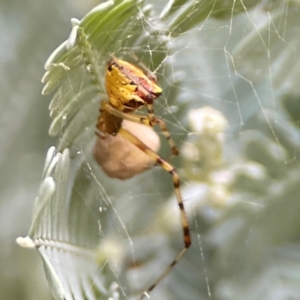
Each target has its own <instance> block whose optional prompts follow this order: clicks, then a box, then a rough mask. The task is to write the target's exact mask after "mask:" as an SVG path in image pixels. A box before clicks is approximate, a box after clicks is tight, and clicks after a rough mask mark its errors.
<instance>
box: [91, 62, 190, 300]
mask: <svg viewBox="0 0 300 300" xmlns="http://www.w3.org/2000/svg"><path fill="white" fill-rule="evenodd" d="M106 91H107V95H108V101H102V103H101V107H100V115H99V118H98V122H97V126H96V127H97V132H96V134H97V135H98V137H99V139H102V140H103V139H106V138H107V137H109V138H110V139H113V138H117V136H122V137H123V138H124V139H125V140H127V141H129V142H130V143H131V144H133V145H134V146H135V147H137V148H138V149H140V150H141V151H142V152H144V153H145V154H146V155H147V156H148V157H149V158H150V159H151V161H153V163H155V162H156V163H157V164H159V165H160V166H161V167H162V168H163V169H165V170H166V171H167V172H168V173H170V174H171V176H172V178H173V185H174V190H175V194H176V197H177V201H178V206H179V209H180V215H181V225H182V229H183V240H184V248H183V249H182V250H181V251H180V252H179V253H178V254H177V256H176V257H175V259H174V260H173V261H172V263H171V264H170V265H169V266H168V267H167V268H166V269H165V271H164V272H163V273H162V274H161V275H160V276H159V277H158V278H157V279H156V280H155V281H154V283H153V284H152V285H151V286H150V287H149V288H148V289H147V290H146V291H145V292H144V293H143V295H141V297H140V299H142V298H144V296H145V295H147V294H148V293H149V292H150V291H151V290H153V289H154V288H155V287H156V286H157V285H158V283H159V282H160V281H161V280H162V279H163V278H164V277H165V276H166V275H167V274H168V273H169V272H170V271H171V270H172V268H173V267H174V266H175V265H176V263H177V262H178V261H179V260H180V258H181V257H182V255H183V254H184V253H185V252H186V251H187V249H188V248H189V247H190V245H191V236H190V230H189V225H188V219H187V215H186V212H185V209H184V205H183V201H182V197H181V192H180V179H179V176H178V174H177V171H176V169H175V168H174V167H173V166H172V165H171V164H170V163H168V162H167V161H165V160H164V159H162V158H161V157H160V156H159V155H158V154H157V153H156V152H155V151H153V150H151V149H150V148H149V147H148V146H147V145H146V144H145V143H144V142H143V141H142V140H141V139H140V138H138V137H137V136H135V135H134V134H133V133H131V132H130V131H129V130H127V129H126V128H124V127H125V126H124V127H123V126H122V122H123V120H127V121H131V122H134V123H139V124H143V125H146V126H150V127H153V126H155V125H157V124H158V125H159V126H160V128H161V130H162V133H163V134H164V135H165V137H166V139H167V140H168V142H169V145H170V147H171V149H172V153H173V154H174V155H177V154H178V150H177V148H176V146H175V144H174V141H173V140H172V138H171V136H170V134H169V132H168V130H167V128H166V124H165V122H164V121H163V120H162V119H160V118H158V117H156V116H155V115H154V112H153V102H154V100H155V99H156V98H158V97H159V96H160V95H161V93H162V89H161V87H160V86H159V85H158V84H157V81H156V78H155V77H154V76H149V75H148V76H147V75H146V74H145V73H144V72H143V71H142V70H141V69H139V68H137V67H136V66H134V65H132V64H130V63H128V62H126V61H123V60H120V59H117V58H115V57H112V59H111V60H109V61H108V63H107V70H106ZM145 106H146V107H147V110H148V115H139V114H135V113H134V112H135V111H136V110H137V109H139V108H143V107H145ZM119 151H122V149H119ZM94 154H95V153H94ZM95 157H96V160H97V154H95ZM143 170H144V169H143ZM140 172H141V171H140ZM136 173H138V172H136ZM133 175H135V174H131V176H133ZM128 177H129V176H128ZM119 178H122V176H120V177H119ZM123 179H124V178H123Z"/></svg>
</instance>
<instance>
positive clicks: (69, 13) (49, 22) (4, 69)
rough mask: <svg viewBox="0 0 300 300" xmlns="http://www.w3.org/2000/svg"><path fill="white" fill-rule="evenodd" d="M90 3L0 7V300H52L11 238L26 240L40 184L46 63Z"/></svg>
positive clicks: (30, 259) (29, 255)
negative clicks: (74, 20) (42, 81)
mask: <svg viewBox="0 0 300 300" xmlns="http://www.w3.org/2000/svg"><path fill="white" fill-rule="evenodd" d="M95 3H96V1H59V0H54V1H46V0H29V1H18V0H13V1H10V0H9V1H1V4H0V31H1V34H0V40H1V50H0V64H1V81H0V95H1V96H0V103H1V121H0V122H1V135H0V136H1V142H0V147H1V159H0V164H1V167H0V169H1V173H0V193H1V202H0V205H1V208H0V222H1V225H0V265H1V267H0V294H1V299H11V300H12V299H31V300H33V299H51V297H50V292H49V289H48V287H47V283H46V279H45V274H44V271H43V268H42V264H41V260H40V258H39V255H38V254H37V252H35V251H29V250H24V249H22V248H21V247H20V246H18V245H17V244H16V242H15V239H16V238H17V237H18V236H26V235H27V232H28V228H29V226H30V222H31V215H32V206H33V202H34V199H35V197H36V195H37V192H38V188H39V185H40V182H41V175H42V170H43V166H44V160H45V155H46V152H47V150H48V148H49V147H50V146H52V145H55V144H56V140H55V139H51V138H50V137H49V135H48V129H49V126H50V121H51V120H50V117H49V112H48V106H49V102H50V97H44V96H42V95H41V91H42V88H43V85H42V83H41V78H42V76H43V74H44V64H45V62H46V60H47V58H48V56H49V55H50V53H51V51H53V50H54V49H55V48H56V47H57V45H59V44H60V43H61V42H62V41H64V40H65V39H66V38H67V37H68V35H69V32H70V28H71V23H70V19H71V17H77V18H81V17H82V16H83V15H84V14H85V13H86V12H87V11H89V10H90V9H91V8H92V6H93V5H95Z"/></svg>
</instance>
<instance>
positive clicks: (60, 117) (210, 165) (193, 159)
mask: <svg viewBox="0 0 300 300" xmlns="http://www.w3.org/2000/svg"><path fill="white" fill-rule="evenodd" d="M235 3H236V4H235ZM247 3H248V2H247V1H244V2H243V1H237V2H235V1H233V2H232V3H230V5H228V1H206V6H205V7H204V6H203V2H201V1H199V2H198V1H185V3H182V1H169V3H168V4H167V6H166V7H165V8H164V9H163V10H162V11H161V13H160V14H157V15H160V19H159V18H157V17H156V14H155V13H154V10H152V8H149V6H146V5H144V4H143V3H139V2H136V1H131V0H127V1H115V2H113V1H108V2H105V3H103V4H101V5H99V6H97V7H96V8H94V9H93V10H92V11H91V12H90V13H88V14H87V15H86V16H85V17H84V18H83V19H82V20H81V21H78V20H74V19H73V22H72V26H73V27H72V32H71V35H70V37H69V39H68V40H67V41H66V42H65V43H63V44H62V45H61V46H60V47H59V48H57V49H56V50H55V51H54V53H53V54H52V55H51V56H50V58H49V59H48V61H47V63H46V70H47V72H46V74H45V76H44V77H43V82H44V83H45V87H44V90H43V92H44V94H48V93H52V92H54V95H53V98H52V101H51V104H50V110H51V117H52V118H53V121H52V125H51V127H50V134H51V135H53V136H57V135H60V139H59V144H58V151H60V152H62V154H60V153H57V154H55V153H54V150H53V149H51V150H50V152H49V153H48V157H47V161H46V167H45V171H44V176H43V182H42V184H41V188H40V192H39V196H38V198H37V199H36V203H35V207H34V213H33V221H32V225H31V229H30V231H29V235H28V236H29V240H28V239H26V240H22V239H19V240H18V241H19V243H23V245H24V246H30V247H36V248H37V249H38V251H39V253H40V254H41V256H42V259H43V262H44V267H45V271H46V274H47V277H48V281H49V283H50V286H51V290H52V294H53V296H54V297H55V298H56V299H68V300H69V299H96V298H97V299H108V298H109V297H111V298H110V299H118V297H120V298H121V299H123V298H124V299H125V298H126V299H128V298H130V297H131V296H132V295H133V294H134V292H136V291H137V290H143V289H144V288H145V287H147V285H148V284H151V283H152V281H151V278H155V277H156V276H157V275H158V273H160V270H161V266H165V265H167V264H168V263H169V262H170V261H171V260H172V259H173V257H174V256H175V253H176V249H178V250H179V249H180V247H181V243H182V241H181V236H180V234H181V233H180V228H179V223H178V208H177V206H176V201H175V200H174V196H172V193H173V190H172V184H171V178H169V177H168V176H169V175H168V174H164V173H163V171H161V170H160V169H159V168H158V167H157V168H156V167H155V168H153V170H151V171H149V172H146V173H144V174H142V175H140V176H137V177H136V178H133V179H131V180H129V181H127V182H119V181H117V180H112V179H108V178H107V177H106V176H105V175H104V174H103V173H102V172H101V170H99V168H97V166H96V165H95V163H94V161H93V159H92V157H91V152H92V150H91V149H92V146H93V144H94V142H95V137H94V125H95V120H96V119H97V115H98V111H97V109H98V107H99V102H100V100H103V99H105V90H104V88H103V74H104V69H105V62H106V61H107V60H108V59H109V55H110V54H112V53H113V54H114V55H116V56H118V57H123V58H125V59H130V55H129V53H130V52H131V51H133V52H134V54H136V56H137V57H138V58H140V59H141V60H142V62H143V63H144V64H146V65H147V66H150V69H151V70H157V75H158V79H159V82H160V84H161V85H162V87H163V88H164V91H165V93H164V96H163V98H162V101H161V102H160V103H161V104H157V107H158V109H157V112H158V113H159V114H160V115H162V116H164V115H166V118H167V120H168V125H170V128H171V132H172V133H173V136H174V137H175V140H176V141H177V142H178V143H179V144H182V148H181V149H182V159H181V161H180V162H179V161H178V160H177V161H174V164H176V165H180V171H181V174H182V177H183V179H184V181H183V182H184V183H186V184H184V187H183V195H184V199H185V205H186V207H187V210H188V213H189V219H190V223H191V227H192V228H193V246H192V249H190V250H189V251H188V253H187V254H186V256H185V257H184V258H183V260H182V261H180V262H179V265H178V266H177V267H176V270H175V271H174V272H172V273H171V274H170V275H169V276H168V277H167V278H166V279H165V280H164V282H163V283H162V284H161V285H160V286H159V287H157V289H156V290H155V291H154V292H153V298H155V299H156V298H157V299H272V300H273V299H297V297H298V295H299V287H298V284H297V282H298V281H299V272H297V269H298V267H299V266H298V264H299V255H298V252H299V238H298V236H299V234H298V228H299V225H300V224H299V218H298V213H297V212H298V203H299V201H298V199H297V195H298V194H299V184H298V183H297V178H298V177H299V163H298V162H299V158H298V156H299V149H300V148H299V146H300V145H299V142H298V141H299V126H298V125H299V124H298V121H299V120H298V117H297V116H299V114H298V113H297V111H296V112H295V110H296V109H294V110H293V109H291V107H297V106H296V104H295V102H296V101H297V99H298V94H299V89H298V85H297V82H296V78H297V72H298V69H299V68H297V63H298V60H297V57H298V53H299V39H298V37H297V35H295V34H294V30H295V28H297V24H298V23H297V22H299V21H298V18H297V15H298V14H297V12H298V6H297V5H295V3H294V2H290V3H289V4H288V3H283V4H280V3H277V2H276V1H271V2H270V3H269V4H270V6H267V4H266V2H265V1H264V3H263V4H260V2H259V1H252V2H249V3H250V4H249V6H248V5H247ZM235 5H236V6H235ZM263 5H264V6H263ZM262 8H264V9H268V10H265V11H263V10H262ZM255 17H261V20H262V22H261V23H260V24H259V25H256V23H255V22H254V20H255ZM149 20H150V21H149ZM249 24H250V25H249ZM283 24H284V25H283ZM212 36H213V38H211V37H212ZM168 41H169V42H168ZM207 49H209V50H210V51H207ZM220 53H221V54H222V55H220ZM291 54H292V55H291ZM174 70H180V71H181V73H180V72H177V71H174ZM207 78H209V79H210V80H209V82H207ZM199 99H200V100H199ZM172 105H173V106H174V105H175V106H176V109H177V110H176V111H174V112H173V111H172ZM293 105H294V106H293ZM200 106H211V107H214V109H217V110H218V111H220V112H222V115H224V116H225V118H226V119H227V121H226V122H225V121H224V122H223V123H222V122H221V123H222V124H223V125H222V126H221V125H220V121H221V120H223V117H220V115H219V114H218V113H216V117H215V118H213V117H212V116H213V114H214V112H213V111H212V110H210V111H209V112H208V113H207V111H206V112H205V113H204V116H203V115H202V114H203V110H202V111H197V112H196V119H195V118H194V117H193V116H192V115H191V112H193V111H194V112H195V109H198V108H199V107H200ZM95 107H97V109H95ZM200 119H201V120H202V119H203V120H204V121H203V123H201V122H200V121H199V120H200ZM214 120H216V121H214ZM209 121H211V123H209ZM200 123H201V124H200ZM208 124H209V125H210V124H211V126H210V127H209V126H208ZM226 124H228V128H227V129H226V127H225V125H226ZM174 133H175V134H174ZM187 145H191V147H189V146H187ZM68 149H69V150H68ZM166 149H167V148H166V147H164V148H163V153H164V152H165V151H166ZM172 163H173V162H172ZM69 165H70V167H69ZM168 196H170V199H169V200H167V201H165V203H164V200H165V199H166V198H168ZM99 207H100V208H101V209H100V211H99ZM133 266H136V268H134V267H133ZM115 282H117V283H118V285H119V287H117V285H115ZM274 283H276V284H274Z"/></svg>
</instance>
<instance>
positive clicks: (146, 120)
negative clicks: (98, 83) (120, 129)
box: [102, 102, 179, 155]
mask: <svg viewBox="0 0 300 300" xmlns="http://www.w3.org/2000/svg"><path fill="white" fill-rule="evenodd" d="M102 103H103V102H102ZM102 109H105V110H106V111H108V112H109V113H111V114H112V115H114V116H116V117H119V118H121V119H124V120H128V121H131V122H134V123H139V124H143V125H146V126H150V127H153V126H154V125H156V124H158V125H159V127H160V129H161V131H162V133H163V135H164V136H165V138H166V139H167V141H168V143H169V146H170V148H171V150H172V153H173V155H178V154H179V151H178V149H177V147H176V145H175V143H174V141H173V139H172V137H171V135H170V133H169V131H168V129H167V126H166V122H165V121H164V120H162V119H160V118H157V117H155V116H154V115H153V112H152V116H153V120H151V119H150V117H149V116H146V115H137V114H131V113H130V114H129V113H124V112H122V111H120V110H118V109H116V108H114V107H113V106H112V105H110V104H109V103H108V102H106V103H104V104H103V106H102ZM152 110H153V108H152ZM148 112H149V115H150V112H151V108H149V107H148Z"/></svg>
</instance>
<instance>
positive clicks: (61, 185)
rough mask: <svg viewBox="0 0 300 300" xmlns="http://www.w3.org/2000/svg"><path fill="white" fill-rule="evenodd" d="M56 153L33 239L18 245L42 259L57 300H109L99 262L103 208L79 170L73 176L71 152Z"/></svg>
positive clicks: (35, 219)
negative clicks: (36, 251) (38, 254)
mask: <svg viewBox="0 0 300 300" xmlns="http://www.w3.org/2000/svg"><path fill="white" fill-rule="evenodd" d="M54 151H55V149H54V148H50V149H49V151H48V155H47V159H46V164H45V171H44V178H43V180H42V184H41V188H40V192H39V195H38V197H37V198H36V201H35V205H34V212H33V218H32V225H31V229H30V231H29V234H28V237H27V238H25V239H21V238H19V240H18V242H19V243H20V244H22V245H23V246H25V247H31V248H32V247H35V248H36V249H37V250H38V252H39V253H40V255H41V257H42V260H43V263H44V269H45V272H46V276H47V278H48V282H49V284H50V289H51V292H52V294H53V296H54V298H55V299H66V300H68V299H96V298H97V299H107V298H108V297H109V293H110V292H108V290H106V289H105V288H104V280H103V277H102V276H101V274H100V273H99V265H98V263H97V260H96V249H97V245H98V242H99V236H98V216H97V213H96V212H97V207H98V204H97V203H96V202H95V201H94V198H91V197H89V194H90V192H91V190H92V187H91V182H90V181H89V180H88V178H87V177H86V176H85V172H84V171H82V170H81V171H80V169H79V171H78V172H77V175H76V177H73V176H70V173H69V169H70V163H71V169H72V168H73V169H74V168H78V161H74V160H72V161H71V162H70V158H69V151H68V150H65V151H64V152H63V153H62V154H60V153H57V154H55V153H54ZM79 166H80V162H79ZM77 189H79V190H80V193H78V192H77ZM99 297H100V298H99Z"/></svg>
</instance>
